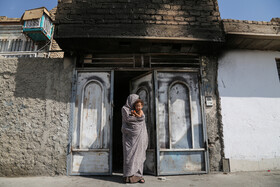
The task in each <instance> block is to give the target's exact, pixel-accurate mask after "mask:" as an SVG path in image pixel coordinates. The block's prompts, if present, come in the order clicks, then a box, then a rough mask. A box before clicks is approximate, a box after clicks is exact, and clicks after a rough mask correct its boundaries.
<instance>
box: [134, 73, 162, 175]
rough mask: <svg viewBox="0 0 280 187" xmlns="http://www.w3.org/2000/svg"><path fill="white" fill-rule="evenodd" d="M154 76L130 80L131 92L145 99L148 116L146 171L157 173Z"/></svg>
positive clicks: (143, 76)
mask: <svg viewBox="0 0 280 187" xmlns="http://www.w3.org/2000/svg"><path fill="white" fill-rule="evenodd" d="M153 79H154V76H153V73H151V72H150V73H147V74H144V75H142V76H139V77H136V78H134V79H133V80H132V81H131V82H130V92H131V93H135V94H138V95H139V96H140V98H141V99H142V100H143V101H144V103H145V105H144V107H143V112H144V114H145V116H146V125H147V131H148V137H149V144H148V149H147V152H146V161H145V164H144V172H145V173H149V174H154V175H155V174H156V168H155V167H156V166H155V163H156V160H155V159H156V157H155V155H156V154H155V153H156V149H155V147H156V146H155V121H154V119H155V116H154V114H155V113H154V110H155V108H154V105H155V103H154V80H153Z"/></svg>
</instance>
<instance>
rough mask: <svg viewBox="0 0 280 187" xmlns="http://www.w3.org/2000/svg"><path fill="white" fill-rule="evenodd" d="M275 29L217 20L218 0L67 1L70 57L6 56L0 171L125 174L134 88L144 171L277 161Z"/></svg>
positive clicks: (64, 26)
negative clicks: (126, 125) (141, 120)
mask: <svg viewBox="0 0 280 187" xmlns="http://www.w3.org/2000/svg"><path fill="white" fill-rule="evenodd" d="M279 28H280V24H279V20H278V19H273V20H272V21H271V22H251V21H238V20H221V18H220V13H219V7H218V3H217V1H216V0H201V1H196V0H189V1H184V0H177V1H173V0H142V1H140V0H109V1H108V0H106V1H105V0H96V1H87V0H60V1H59V2H58V6H57V9H56V13H55V35H54V38H55V40H56V41H57V43H58V44H59V46H60V47H61V49H63V51H64V52H65V56H64V59H63V60H62V59H53V60H48V59H45V60H44V65H43V66H42V68H39V67H40V65H39V64H40V60H39V59H38V60H34V59H32V60H29V63H26V60H23V59H9V60H2V59H1V61H2V63H0V65H1V66H2V67H1V68H0V69H1V71H2V72H1V76H2V77H1V79H0V80H1V85H10V86H6V87H5V89H4V87H3V88H2V90H1V93H3V94H2V103H1V114H2V115H1V116H0V117H1V118H0V121H1V125H2V126H1V131H2V132H1V137H0V138H1V141H0V142H1V145H0V146H1V147H2V148H3V150H6V151H5V152H3V153H1V162H0V166H1V168H2V169H1V170H0V172H1V175H9V176H11V175H55V174H67V175H100V174H101V175H110V174H112V173H113V172H121V171H122V146H121V144H122V143H121V141H122V140H121V130H120V129H121V114H120V112H121V110H120V109H121V107H122V106H123V105H124V103H125V100H126V97H127V96H128V95H129V94H130V93H137V94H139V95H140V97H141V98H142V99H143V100H144V101H145V103H146V105H145V107H144V112H145V114H147V118H146V120H147V121H146V122H147V124H148V126H147V127H148V133H149V147H148V150H147V160H146V162H145V168H144V169H145V173H149V174H153V175H178V174H202V173H209V172H214V171H225V172H228V171H241V170H246V171H250V170H263V169H279V168H280V166H279V163H280V162H279V154H280V153H279V150H278V148H277V144H276V143H275V144H273V142H277V141H279V137H278V135H277V133H276V132H278V131H277V130H278V129H279V127H278V125H277V122H278V121H279V120H280V117H279V114H278V113H279V112H278V113H277V111H279V106H280V105H279V104H277V103H279V98H280V96H279V94H277V93H280V92H278V91H279V82H277V81H279V78H278V74H279V72H277V66H276V64H277V63H276V61H277V60H278V59H279V58H280V54H279V49H280V34H279ZM27 61H28V60H27ZM278 61H279V60H278ZM23 63H25V64H23ZM28 67H29V68H28ZM37 68H39V69H40V71H38V73H35V74H33V73H32V71H29V69H33V70H35V69H37ZM44 72H47V73H44ZM39 80H40V81H39ZM22 85H26V86H24V87H23V86H22ZM269 85H271V86H269ZM260 87H263V88H264V89H259V88H260ZM30 88H31V89H30ZM37 88H38V89H37ZM26 89H27V90H26ZM30 90H35V91H30ZM11 111H12V112H11ZM241 111H242V112H241ZM260 114H263V115H260ZM14 132H15V133H14ZM263 132H265V133H264V134H262V133H263ZM13 133H14V135H13ZM260 137H261V138H260ZM19 141H21V143H20V144H19V143H18V142H19ZM256 142H257V144H256ZM272 144H273V145H272ZM11 145H14V146H11ZM278 145H279V144H278ZM13 147H14V148H13ZM267 147H269V148H267ZM19 155H20V156H19ZM4 163H6V164H7V166H5V164H4ZM42 168H43V169H42Z"/></svg>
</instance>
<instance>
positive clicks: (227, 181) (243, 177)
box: [0, 171, 280, 187]
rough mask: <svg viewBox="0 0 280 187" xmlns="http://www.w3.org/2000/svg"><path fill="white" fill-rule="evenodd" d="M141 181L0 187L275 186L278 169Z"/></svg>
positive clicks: (33, 180) (12, 182)
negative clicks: (135, 182)
mask: <svg viewBox="0 0 280 187" xmlns="http://www.w3.org/2000/svg"><path fill="white" fill-rule="evenodd" d="M144 177H145V180H146V183H145V184H140V183H137V184H123V183H122V175H121V174H118V173H116V174H114V175H113V176H57V177H45V176H39V177H0V187H45V186H46V187H87V186H94V187H99V186H101V187H103V186H104V187H107V186H108V187H109V186H110V187H111V186H114V187H115V186H116V187H118V186H126V185H129V186H151V187H165V186H172V187H175V186H176V187H180V186H182V187H183V186H184V187H189V186H191V187H193V186H207V187H212V186H213V187H220V186H221V187H224V186H230V187H235V186H236V187H243V186H244V187H251V186H252V187H279V186H280V171H270V172H269V171H258V172H235V173H228V174H224V173H211V174H204V175H181V176H165V177H155V176H149V175H147V176H144Z"/></svg>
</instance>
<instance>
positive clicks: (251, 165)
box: [218, 50, 280, 171]
mask: <svg viewBox="0 0 280 187" xmlns="http://www.w3.org/2000/svg"><path fill="white" fill-rule="evenodd" d="M276 57H277V58H280V52H269V51H266V52H265V51H245V50H243V51H242V50H236V51H227V52H225V53H224V54H223V55H222V56H221V57H220V59H219V66H218V88H219V94H220V99H221V113H222V121H223V132H224V134H223V135H224V151H225V157H226V158H229V159H230V168H231V171H253V170H266V169H280V136H279V132H280V125H279V122H280V83H279V78H278V74H277V68H276V61H275V58H276Z"/></svg>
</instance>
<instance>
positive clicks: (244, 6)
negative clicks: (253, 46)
mask: <svg viewBox="0 0 280 187" xmlns="http://www.w3.org/2000/svg"><path fill="white" fill-rule="evenodd" d="M218 2H219V8H220V13H221V18H222V19H239V20H252V21H270V20H271V18H273V17H280V0H218ZM56 5H57V0H0V16H7V17H10V18H13V17H14V18H19V17H21V16H22V14H23V13H24V11H25V10H28V9H32V8H38V7H42V6H44V7H46V8H47V9H48V10H51V9H52V8H54V7H55V6H56Z"/></svg>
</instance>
